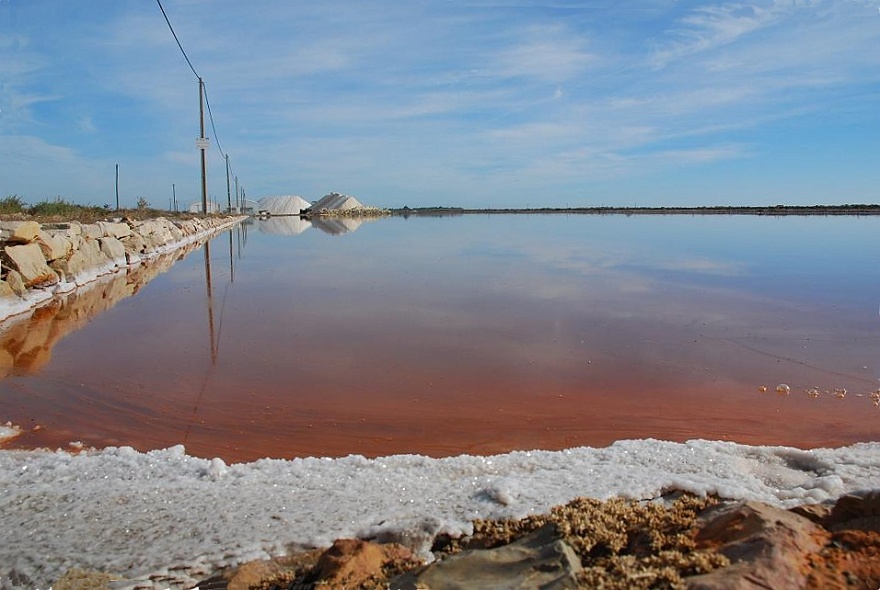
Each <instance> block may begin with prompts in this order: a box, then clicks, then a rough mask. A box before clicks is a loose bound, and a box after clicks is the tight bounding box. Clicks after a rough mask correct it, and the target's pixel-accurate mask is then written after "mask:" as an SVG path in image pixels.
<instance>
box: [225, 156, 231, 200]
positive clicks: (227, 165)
mask: <svg viewBox="0 0 880 590" xmlns="http://www.w3.org/2000/svg"><path fill="white" fill-rule="evenodd" d="M226 208H227V209H226V210H227V211H228V212H229V213H232V195H231V194H230V192H229V154H226Z"/></svg>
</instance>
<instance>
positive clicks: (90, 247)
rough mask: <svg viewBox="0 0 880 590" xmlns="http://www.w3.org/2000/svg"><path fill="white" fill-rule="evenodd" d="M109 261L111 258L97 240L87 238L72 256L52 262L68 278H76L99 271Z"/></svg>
mask: <svg viewBox="0 0 880 590" xmlns="http://www.w3.org/2000/svg"><path fill="white" fill-rule="evenodd" d="M84 227H85V226H84ZM109 262H110V260H109V259H108V258H107V257H106V256H105V255H104V254H103V253H102V252H101V248H100V245H99V243H98V241H97V240H91V239H85V240H83V241H82V243H81V244H80V246H79V249H78V250H76V251H75V252H74V253H73V254H72V255H71V256H70V258H68V259H67V260H56V261H55V262H53V263H52V264H53V267H54V268H56V270H58V271H60V272H63V273H64V275H65V276H66V277H67V278H68V280H76V279H78V278H79V277H81V276H83V275H85V274H87V273H90V272H96V271H98V270H99V269H101V268H103V267H105V266H107V265H108V263H109Z"/></svg>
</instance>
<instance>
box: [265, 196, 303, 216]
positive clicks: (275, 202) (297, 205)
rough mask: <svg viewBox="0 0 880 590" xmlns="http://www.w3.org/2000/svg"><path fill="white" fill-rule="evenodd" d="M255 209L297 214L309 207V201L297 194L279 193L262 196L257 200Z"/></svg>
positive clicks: (276, 213)
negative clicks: (273, 195) (275, 195)
mask: <svg viewBox="0 0 880 590" xmlns="http://www.w3.org/2000/svg"><path fill="white" fill-rule="evenodd" d="M257 205H258V207H257V209H258V210H259V211H265V212H266V213H268V214H269V215H299V213H300V211H302V210H303V209H308V208H309V207H311V206H312V205H311V203H309V202H308V201H306V200H305V199H303V198H302V197H300V196H297V195H281V196H277V197H263V198H262V199H260V200H259V201H258V202H257Z"/></svg>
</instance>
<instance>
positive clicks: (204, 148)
mask: <svg viewBox="0 0 880 590" xmlns="http://www.w3.org/2000/svg"><path fill="white" fill-rule="evenodd" d="M204 97H205V83H204V81H202V78H201V77H199V132H200V134H199V141H198V142H196V147H198V148H199V151H200V152H201V154H202V213H204V214H205V215H207V214H208V174H207V171H206V159H207V158H206V154H207V152H208V138H207V137H205V98H204Z"/></svg>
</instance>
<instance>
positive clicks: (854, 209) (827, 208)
mask: <svg viewBox="0 0 880 590" xmlns="http://www.w3.org/2000/svg"><path fill="white" fill-rule="evenodd" d="M391 214H392V215H394V216H400V217H409V216H447V215H474V214H483V215H522V214H564V215H759V216H783V215H856V216H859V215H880V205H771V206H721V205H718V206H709V207H539V208H534V209H533V208H500V209H495V208H488V209H468V208H464V207H412V208H410V207H403V208H402V209H391Z"/></svg>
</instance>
